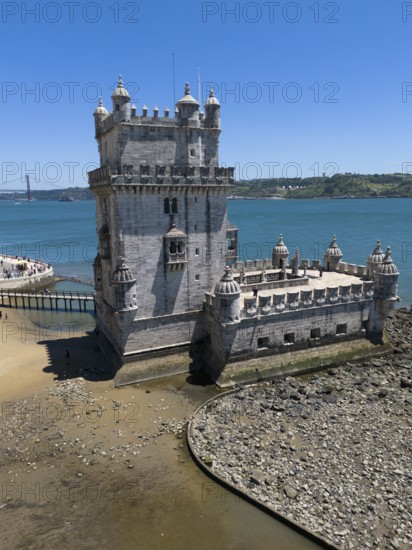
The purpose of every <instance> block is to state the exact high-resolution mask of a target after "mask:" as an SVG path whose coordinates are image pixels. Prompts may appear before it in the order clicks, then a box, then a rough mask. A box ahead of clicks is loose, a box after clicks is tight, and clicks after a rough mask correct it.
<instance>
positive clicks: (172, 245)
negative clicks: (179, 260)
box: [169, 241, 177, 254]
mask: <svg viewBox="0 0 412 550" xmlns="http://www.w3.org/2000/svg"><path fill="white" fill-rule="evenodd" d="M169 251H170V254H176V252H177V246H176V243H175V241H172V242H171V243H170V246H169Z"/></svg>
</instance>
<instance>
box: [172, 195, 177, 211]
mask: <svg viewBox="0 0 412 550" xmlns="http://www.w3.org/2000/svg"><path fill="white" fill-rule="evenodd" d="M172 214H177V199H176V198H173V199H172Z"/></svg>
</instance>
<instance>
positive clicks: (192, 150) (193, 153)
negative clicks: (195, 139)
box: [190, 149, 195, 157]
mask: <svg viewBox="0 0 412 550" xmlns="http://www.w3.org/2000/svg"><path fill="white" fill-rule="evenodd" d="M190 156H191V157H194V156H195V150H194V149H190Z"/></svg>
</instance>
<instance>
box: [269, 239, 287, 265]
mask: <svg viewBox="0 0 412 550" xmlns="http://www.w3.org/2000/svg"><path fill="white" fill-rule="evenodd" d="M288 258H289V250H288V247H287V246H286V245H285V243H284V242H283V235H282V233H280V234H279V239H278V242H277V244H276V245H275V246H274V247H273V251H272V264H273V267H274V268H275V269H280V268H285V267H286V266H287V265H288Z"/></svg>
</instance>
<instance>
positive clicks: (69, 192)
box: [0, 187, 94, 201]
mask: <svg viewBox="0 0 412 550" xmlns="http://www.w3.org/2000/svg"><path fill="white" fill-rule="evenodd" d="M31 195H32V197H33V199H37V200H42V201H58V200H60V199H68V198H69V197H71V198H73V199H74V200H76V201H84V200H91V199H94V195H93V193H92V192H91V191H90V190H89V189H88V188H87V187H67V189H48V190H47V191H32V192H31ZM26 198H27V194H26V193H24V194H22V193H21V192H19V193H17V192H9V193H0V200H13V201H15V200H22V199H26Z"/></svg>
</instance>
